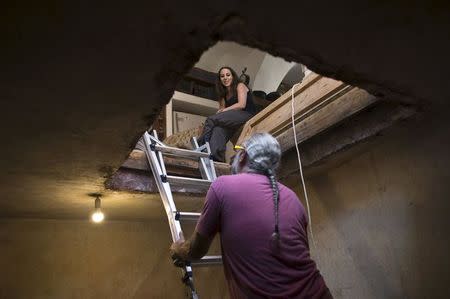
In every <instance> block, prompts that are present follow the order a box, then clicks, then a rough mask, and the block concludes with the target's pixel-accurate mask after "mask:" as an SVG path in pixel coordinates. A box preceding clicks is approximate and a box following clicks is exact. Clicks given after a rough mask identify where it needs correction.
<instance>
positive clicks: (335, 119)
mask: <svg viewBox="0 0 450 299" xmlns="http://www.w3.org/2000/svg"><path fill="white" fill-rule="evenodd" d="M376 100H377V99H376V97H374V96H372V95H370V94H369V93H367V92H366V91H364V90H362V89H359V88H353V89H352V90H350V91H349V92H347V93H345V94H344V95H342V96H340V97H337V98H336V99H334V100H333V101H330V102H327V103H325V104H326V105H324V106H322V107H320V109H318V110H317V111H314V112H313V113H310V114H305V115H306V117H300V118H299V119H296V123H297V124H296V125H295V130H296V133H297V141H298V142H299V143H301V142H303V141H305V140H307V139H308V138H310V137H312V136H314V135H316V134H319V133H320V132H322V131H323V130H325V129H327V128H330V127H331V126H333V125H335V124H336V123H339V122H340V121H342V120H343V119H345V118H347V117H350V116H351V115H353V114H355V113H357V112H359V111H361V110H362V109H364V108H366V107H368V106H369V105H371V104H373V103H374V102H375V101H376ZM275 137H276V138H277V140H278V142H279V143H280V146H281V149H282V151H283V152H285V151H287V150H288V149H290V148H292V147H294V146H295V141H294V136H293V129H292V127H291V126H290V127H289V128H288V129H286V130H284V131H283V132H281V134H279V135H278V136H275Z"/></svg>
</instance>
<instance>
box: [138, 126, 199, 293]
mask: <svg viewBox="0 0 450 299" xmlns="http://www.w3.org/2000/svg"><path fill="white" fill-rule="evenodd" d="M153 134H154V136H151V135H150V134H149V133H148V132H145V133H144V138H143V139H144V143H145V151H146V156H147V160H148V163H149V165H150V168H151V170H152V172H153V176H154V178H155V181H156V185H157V186H158V190H159V193H160V195H161V199H162V202H163V205H164V209H165V211H166V214H167V220H168V221H169V227H170V232H171V235H172V240H173V242H177V241H184V235H183V231H182V229H181V224H180V222H179V221H178V220H176V219H175V212H176V210H177V209H176V206H175V202H174V200H173V195H172V190H171V188H170V184H169V183H168V181H167V180H166V181H165V182H163V181H162V175H166V168H165V165H164V160H163V157H162V154H161V152H159V151H158V155H157V153H156V150H153V149H154V148H153V149H152V147H151V145H152V141H153V143H156V144H160V145H163V146H164V144H163V143H162V142H160V141H159V140H158V135H157V133H156V131H155V130H154V131H153ZM158 157H159V159H158ZM182 272H183V273H184V278H183V282H184V283H185V284H186V285H187V286H188V287H189V288H190V291H191V298H192V299H198V295H197V292H196V290H195V287H194V280H193V272H192V267H191V265H190V264H188V265H185V266H184V267H183V270H182Z"/></svg>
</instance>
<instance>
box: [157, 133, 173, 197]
mask: <svg viewBox="0 0 450 299" xmlns="http://www.w3.org/2000/svg"><path fill="white" fill-rule="evenodd" d="M153 137H154V140H157V141H159V139H158V133H157V132H156V130H153ZM155 152H156V153H157V155H158V160H159V165H160V167H161V172H162V173H161V174H162V175H163V176H167V170H166V165H165V164H164V158H163V155H162V153H161V151H158V150H156V151H155ZM171 191H172V190H171ZM170 193H171V194H172V192H170ZM172 202H173V199H172ZM174 205H175V204H174Z"/></svg>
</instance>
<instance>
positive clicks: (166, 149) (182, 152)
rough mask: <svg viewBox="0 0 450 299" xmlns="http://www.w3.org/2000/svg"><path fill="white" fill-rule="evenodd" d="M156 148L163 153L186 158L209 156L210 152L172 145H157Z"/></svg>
mask: <svg viewBox="0 0 450 299" xmlns="http://www.w3.org/2000/svg"><path fill="white" fill-rule="evenodd" d="M155 150H157V151H160V152H161V153H167V154H172V155H174V156H179V157H185V158H209V154H208V153H205V152H199V151H194V150H187V149H182V148H176V147H170V146H161V145H155Z"/></svg>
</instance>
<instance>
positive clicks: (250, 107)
mask: <svg viewBox="0 0 450 299" xmlns="http://www.w3.org/2000/svg"><path fill="white" fill-rule="evenodd" d="M237 102H238V99H237V95H236V94H234V95H233V96H232V97H231V98H229V99H228V100H225V107H230V106H231V105H234V104H236V103H237ZM243 110H244V111H247V112H248V113H251V114H255V113H256V107H255V104H254V103H253V95H252V92H251V91H250V90H249V91H248V92H247V103H246V104H245V108H244V109H243Z"/></svg>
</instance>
